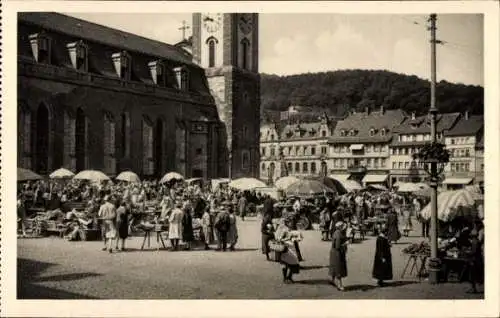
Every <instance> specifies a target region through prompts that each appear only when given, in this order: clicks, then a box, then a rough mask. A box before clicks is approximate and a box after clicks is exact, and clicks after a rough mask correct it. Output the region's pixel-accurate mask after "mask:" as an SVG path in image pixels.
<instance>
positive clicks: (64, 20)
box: [18, 12, 195, 66]
mask: <svg viewBox="0 0 500 318" xmlns="http://www.w3.org/2000/svg"><path fill="white" fill-rule="evenodd" d="M18 19H19V21H21V22H23V23H29V24H34V25H37V26H40V27H42V28H43V29H47V30H52V31H55V32H59V33H63V34H67V35H70V36H74V37H76V38H79V39H84V40H88V41H90V42H98V43H102V44H105V45H109V46H112V47H116V48H120V49H122V50H127V51H134V52H139V53H142V54H146V55H150V56H155V57H158V58H163V59H167V60H171V61H175V62H178V63H182V64H188V65H191V66H195V64H194V63H193V62H192V61H191V59H190V57H189V56H188V55H186V54H185V53H184V51H183V50H182V49H181V48H179V47H176V46H174V45H170V44H167V43H163V42H160V41H156V40H152V39H148V38H145V37H142V36H139V35H136V34H132V33H128V32H125V31H121V30H117V29H113V28H109V27H106V26H103V25H100V24H96V23H92V22H88V21H85V20H81V19H78V18H74V17H70V16H67V15H64V14H60V13H55V12H20V13H19V14H18Z"/></svg>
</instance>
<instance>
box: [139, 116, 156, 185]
mask: <svg viewBox="0 0 500 318" xmlns="http://www.w3.org/2000/svg"><path fill="white" fill-rule="evenodd" d="M142 173H143V174H144V175H146V176H148V175H152V174H153V173H154V161H153V123H152V122H151V120H149V118H147V117H145V116H144V117H143V118H142Z"/></svg>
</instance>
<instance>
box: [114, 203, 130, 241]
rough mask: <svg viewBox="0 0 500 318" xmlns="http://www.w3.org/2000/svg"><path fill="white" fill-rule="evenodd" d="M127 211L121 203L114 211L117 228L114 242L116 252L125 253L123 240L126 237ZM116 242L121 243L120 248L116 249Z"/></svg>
mask: <svg viewBox="0 0 500 318" xmlns="http://www.w3.org/2000/svg"><path fill="white" fill-rule="evenodd" d="M129 210H130V209H128V208H127V207H126V206H125V203H124V202H123V201H121V202H120V206H119V207H118V209H117V210H116V227H117V228H118V240H116V250H117V251H118V250H122V251H125V240H126V239H127V237H128V230H129V229H128V216H129ZM118 241H121V248H120V249H118Z"/></svg>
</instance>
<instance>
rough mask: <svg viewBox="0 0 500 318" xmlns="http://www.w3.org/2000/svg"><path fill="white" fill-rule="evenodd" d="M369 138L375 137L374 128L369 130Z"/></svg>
mask: <svg viewBox="0 0 500 318" xmlns="http://www.w3.org/2000/svg"><path fill="white" fill-rule="evenodd" d="M370 136H375V128H370Z"/></svg>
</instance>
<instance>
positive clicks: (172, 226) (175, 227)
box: [168, 201, 183, 251]
mask: <svg viewBox="0 0 500 318" xmlns="http://www.w3.org/2000/svg"><path fill="white" fill-rule="evenodd" d="M181 208H182V202H181V201H177V202H176V203H175V208H174V209H173V210H172V213H171V214H170V217H169V219H168V223H169V226H168V239H169V240H170V244H171V245H172V250H173V251H177V250H178V249H179V240H180V239H181V231H182V216H183V212H182V210H181Z"/></svg>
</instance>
